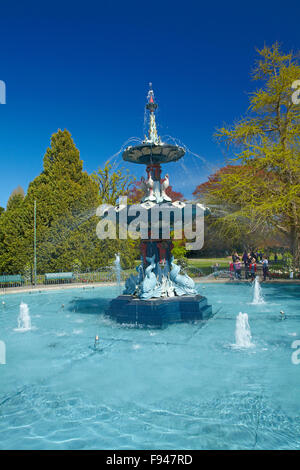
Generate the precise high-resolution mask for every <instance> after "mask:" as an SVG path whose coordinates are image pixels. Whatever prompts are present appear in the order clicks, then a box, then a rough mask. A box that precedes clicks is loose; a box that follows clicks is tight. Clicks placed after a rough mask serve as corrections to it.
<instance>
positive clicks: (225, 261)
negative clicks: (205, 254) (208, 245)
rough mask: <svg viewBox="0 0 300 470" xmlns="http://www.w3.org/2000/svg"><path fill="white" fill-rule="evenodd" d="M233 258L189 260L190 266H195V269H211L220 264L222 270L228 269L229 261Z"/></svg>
mask: <svg viewBox="0 0 300 470" xmlns="http://www.w3.org/2000/svg"><path fill="white" fill-rule="evenodd" d="M230 260H231V257H228V258H195V259H191V258H189V259H188V264H189V265H190V266H193V267H194V268H199V269H201V268H204V269H205V268H206V269H207V268H211V267H212V266H213V265H214V264H216V263H218V265H219V266H220V268H228V265H229V261H230Z"/></svg>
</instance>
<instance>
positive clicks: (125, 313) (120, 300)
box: [105, 295, 212, 328]
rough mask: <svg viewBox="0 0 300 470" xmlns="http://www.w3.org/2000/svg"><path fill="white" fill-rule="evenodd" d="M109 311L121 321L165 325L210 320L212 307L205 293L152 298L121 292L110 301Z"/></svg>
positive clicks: (152, 325)
mask: <svg viewBox="0 0 300 470" xmlns="http://www.w3.org/2000/svg"><path fill="white" fill-rule="evenodd" d="M105 313H106V315H108V316H110V317H111V318H112V319H114V320H116V321H117V322H118V323H125V324H131V325H141V326H150V327H156V328H162V327H164V326H166V325H169V324H172V323H182V322H189V321H195V320H207V319H208V318H210V317H211V316H212V307H211V305H208V304H207V299H206V297H202V296H201V295H194V296H189V295H184V296H182V297H167V298H163V299H162V298H158V299H150V300H141V299H139V298H137V297H134V296H132V295H120V296H119V297H117V298H116V299H113V300H112V301H111V302H110V305H109V308H108V310H107V311H106V312H105Z"/></svg>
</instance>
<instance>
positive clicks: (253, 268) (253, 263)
mask: <svg viewBox="0 0 300 470" xmlns="http://www.w3.org/2000/svg"><path fill="white" fill-rule="evenodd" d="M250 276H251V280H252V281H254V279H255V277H256V259H255V258H252V260H251V264H250Z"/></svg>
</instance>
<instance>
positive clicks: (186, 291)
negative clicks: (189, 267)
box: [170, 257, 197, 296]
mask: <svg viewBox="0 0 300 470" xmlns="http://www.w3.org/2000/svg"><path fill="white" fill-rule="evenodd" d="M173 261H174V258H173V257H172V260H171V266H172V269H171V271H170V280H171V282H172V283H173V284H174V289H175V293H176V295H179V296H181V295H195V294H197V291H196V289H195V282H194V281H193V279H192V278H190V276H188V275H187V274H186V273H185V274H180V270H181V267H180V266H178V265H177V264H175V263H174V262H173Z"/></svg>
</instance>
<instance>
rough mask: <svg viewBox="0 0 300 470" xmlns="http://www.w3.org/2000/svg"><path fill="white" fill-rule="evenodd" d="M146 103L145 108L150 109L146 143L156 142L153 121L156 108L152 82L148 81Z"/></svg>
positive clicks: (156, 137)
mask: <svg viewBox="0 0 300 470" xmlns="http://www.w3.org/2000/svg"><path fill="white" fill-rule="evenodd" d="M147 99H148V103H147V104H146V109H148V111H150V127H149V139H147V143H150V144H158V143H160V139H159V137H158V136H157V129H156V122H155V114H154V113H155V111H156V109H157V108H158V105H157V103H155V98H154V91H153V89H152V83H151V82H150V83H149V91H148V95H147Z"/></svg>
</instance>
